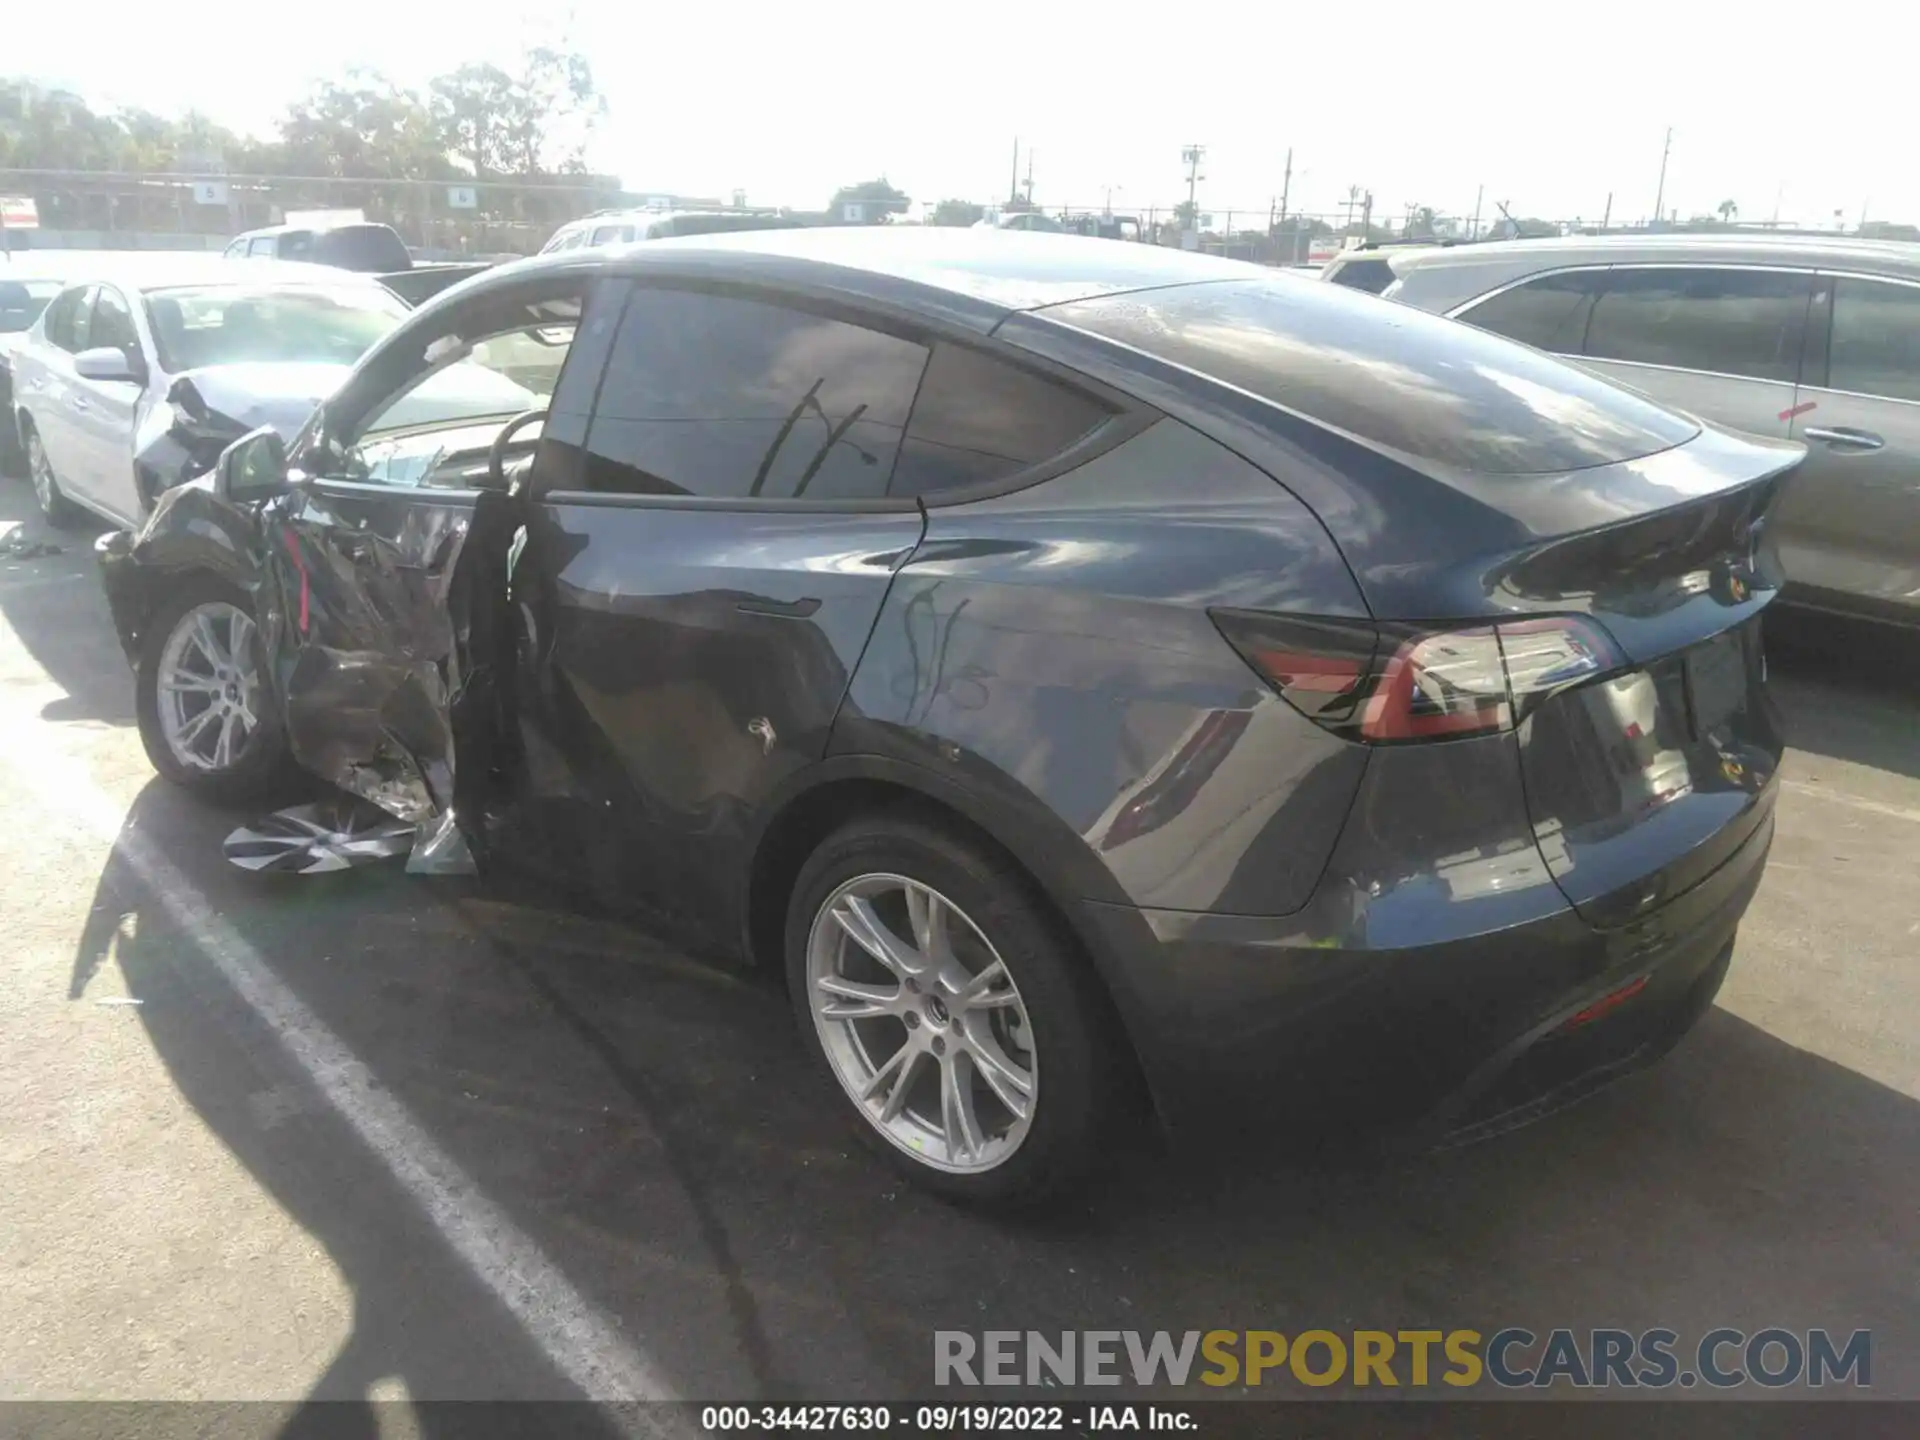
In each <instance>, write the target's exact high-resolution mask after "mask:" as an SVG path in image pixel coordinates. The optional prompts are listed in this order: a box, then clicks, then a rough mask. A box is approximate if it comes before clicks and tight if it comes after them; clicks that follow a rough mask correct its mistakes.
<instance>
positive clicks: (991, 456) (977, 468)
mask: <svg viewBox="0 0 1920 1440" xmlns="http://www.w3.org/2000/svg"><path fill="white" fill-rule="evenodd" d="M1111 414H1112V412H1111V411H1110V410H1108V409H1107V408H1106V407H1105V406H1104V405H1102V404H1100V403H1098V402H1097V401H1094V400H1092V399H1089V398H1088V397H1086V396H1084V395H1081V394H1080V393H1078V392H1077V391H1074V390H1070V389H1068V388H1067V387H1066V386H1064V385H1060V384H1056V383H1055V382H1054V381H1052V380H1048V379H1046V378H1044V377H1042V376H1038V375H1034V374H1031V373H1029V372H1028V371H1025V370H1022V369H1019V368H1017V367H1016V366H1014V365H1011V364H1008V363H1006V362H1005V361H1002V360H999V359H997V358H995V357H994V356H991V355H986V354H983V353H981V352H980V351H978V350H971V349H968V348H967V347H966V346H964V345H955V344H951V343H949V342H947V341H939V342H937V343H936V344H935V345H934V347H933V356H932V358H931V359H930V360H929V361H928V363H927V373H926V378H925V379H924V380H923V381H922V382H921V385H920V395H919V398H918V399H917V400H916V401H915V402H914V407H913V420H912V422H911V423H910V424H909V425H908V427H907V436H906V441H905V443H904V444H903V445H902V446H901V449H900V460H899V463H898V464H897V465H896V466H895V468H894V476H893V486H892V490H891V492H890V493H892V494H894V495H925V496H929V497H931V496H935V495H938V494H940V493H942V492H945V491H951V490H960V489H970V488H972V487H975V486H981V485H991V484H993V483H995V482H996V481H999V480H1003V479H1005V478H1007V477H1008V476H1010V475H1014V474H1017V473H1018V472H1020V471H1022V470H1026V469H1029V468H1031V467H1032V466H1034V465H1037V464H1039V463H1041V462H1042V461H1045V460H1048V459H1051V458H1052V457H1053V456H1055V455H1058V454H1059V453H1060V452H1061V451H1063V450H1065V449H1067V448H1068V447H1069V446H1071V445H1072V444H1073V443H1074V442H1075V441H1077V440H1079V439H1080V438H1081V437H1082V436H1084V435H1086V434H1088V433H1089V432H1090V431H1092V430H1093V429H1095V428H1096V427H1098V426H1099V425H1101V424H1103V423H1104V422H1105V421H1106V420H1107V419H1108V418H1110V416H1111Z"/></svg>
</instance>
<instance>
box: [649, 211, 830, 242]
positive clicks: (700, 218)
mask: <svg viewBox="0 0 1920 1440" xmlns="http://www.w3.org/2000/svg"><path fill="white" fill-rule="evenodd" d="M797 229H799V226H798V225H796V224H795V223H794V222H793V221H791V220H783V219H782V218H781V217H779V216H778V215H676V216H674V217H673V218H672V219H671V220H662V221H659V222H657V223H656V225H655V227H654V230H653V237H654V238H655V239H656V240H664V239H666V238H668V237H669V236H672V235H731V234H734V233H735V232H737V231H741V230H797Z"/></svg>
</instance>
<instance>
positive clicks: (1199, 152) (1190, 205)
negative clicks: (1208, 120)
mask: <svg viewBox="0 0 1920 1440" xmlns="http://www.w3.org/2000/svg"><path fill="white" fill-rule="evenodd" d="M1206 153H1207V147H1206V146H1204V145H1189V146H1187V147H1186V148H1185V149H1183V150H1182V151H1181V152H1180V161H1181V163H1182V164H1184V165H1185V166H1186V167H1187V228H1188V229H1189V230H1191V231H1193V232H1194V233H1195V234H1196V235H1197V234H1198V233H1199V232H1200V200H1199V191H1200V182H1201V181H1202V180H1204V179H1206V178H1207V177H1206V176H1204V175H1202V174H1201V173H1200V160H1201V158H1202V157H1203V156H1204V155H1205V154H1206Z"/></svg>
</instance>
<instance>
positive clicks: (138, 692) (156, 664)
mask: <svg viewBox="0 0 1920 1440" xmlns="http://www.w3.org/2000/svg"><path fill="white" fill-rule="evenodd" d="M210 601H223V602H225V603H226V604H229V605H233V606H237V607H238V608H239V609H241V610H243V611H245V612H246V613H248V614H252V613H253V602H252V601H251V600H250V599H249V598H248V597H247V595H246V594H245V593H244V592H243V591H241V590H239V589H238V588H236V587H235V586H232V585H229V584H228V583H226V582H225V581H224V580H220V579H218V578H216V577H214V576H211V575H195V576H190V577H188V578H186V579H184V580H182V581H181V582H180V584H179V585H177V586H176V587H174V588H173V589H172V590H171V591H169V592H168V593H167V595H166V597H165V598H164V599H163V600H162V601H161V603H160V605H159V607H158V608H157V609H156V610H155V611H154V613H153V616H152V618H151V619H150V620H149V622H148V623H147V625H146V627H145V629H144V631H143V633H142V635H141V637H140V663H139V669H138V672H137V676H136V681H135V691H134V713H135V715H136V716H137V717H138V719H139V722H140V741H141V744H143V745H144V746H145V747H146V751H147V758H148V759H149V760H151V761H152V762H153V768H154V769H155V770H157V771H158V772H159V773H160V775H161V777H162V778H163V779H165V780H167V781H169V782H171V783H172V784H174V785H178V786H179V787H180V788H181V789H182V790H187V791H191V792H192V793H193V794H195V795H200V796H203V797H205V798H206V799H208V800H212V801H214V802H216V803H218V804H222V805H255V804H263V803H269V802H273V801H285V800H289V799H293V798H296V797H297V796H298V795H299V793H300V792H301V790H302V788H303V787H302V786H301V783H300V772H299V770H298V769H297V768H296V767H295V765H294V763H293V755H292V751H291V748H290V747H289V745H288V742H287V732H286V727H285V725H284V724H283V722H282V720H281V717H280V711H279V707H278V706H277V705H276V704H275V703H274V700H273V696H272V686H271V685H270V684H263V685H262V686H261V687H260V695H261V697H262V699H261V706H262V708H261V711H260V717H259V719H260V723H259V724H258V725H257V726H256V727H255V729H254V731H253V733H252V734H251V735H250V736H248V737H247V741H246V744H245V745H244V746H242V748H241V751H240V755H239V758H238V759H236V760H235V761H234V762H233V763H232V764H230V765H228V766H226V767H224V768H222V769H218V770H214V769H198V768H195V767H192V766H189V765H186V764H183V763H182V762H181V760H180V759H179V757H178V756H176V755H175V754H174V753H173V748H172V746H170V745H169V744H168V743H167V737H166V733H165V731H164V730H163V729H162V728H161V723H160V703H159V702H160V687H159V679H160V657H161V654H162V653H163V652H164V650H165V649H166V645H167V641H168V639H169V638H170V637H171V636H172V634H173V632H174V631H175V630H176V629H177V628H178V627H179V626H180V625H181V624H182V623H183V622H184V621H185V619H186V617H187V616H188V615H189V614H190V613H191V612H192V611H193V610H195V609H196V608H197V607H199V606H201V605H204V604H207V603H209V602H210ZM254 645H255V647H256V649H257V648H258V646H259V635H258V632H257V631H256V632H255V637H254ZM255 663H256V664H257V665H259V666H260V667H261V670H262V674H263V675H264V674H265V673H266V669H265V667H266V657H265V656H264V655H256V656H255Z"/></svg>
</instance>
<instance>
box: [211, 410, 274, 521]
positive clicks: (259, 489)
mask: <svg viewBox="0 0 1920 1440" xmlns="http://www.w3.org/2000/svg"><path fill="white" fill-rule="evenodd" d="M286 488H287V447H286V443H285V442H284V441H283V440H281V438H280V434H279V432H278V431H277V430H275V429H274V428H273V427H272V426H271V425H262V426H261V427H260V428H259V429H258V430H249V431H248V432H247V433H246V434H245V435H242V436H241V437H240V438H239V439H238V440H236V441H234V442H233V443H232V444H231V445H229V446H227V448H226V449H224V450H222V451H221V452H220V458H219V460H217V461H216V462H215V463H214V467H213V493H214V494H216V495H218V496H219V497H220V498H221V499H222V500H228V501H234V502H242V501H248V500H266V499H269V498H271V497H272V496H275V495H278V494H280V493H281V492H282V491H283V490H285V489H286Z"/></svg>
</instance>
